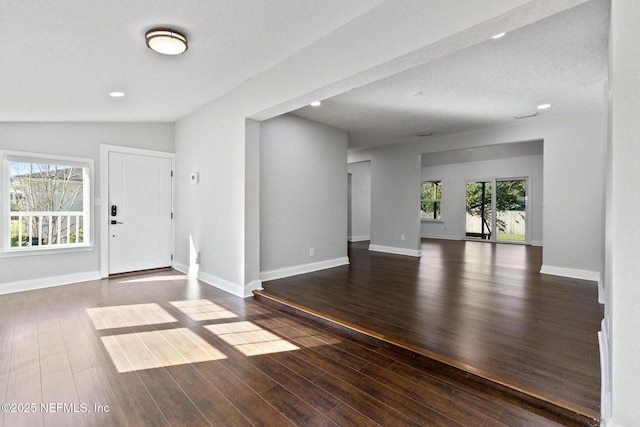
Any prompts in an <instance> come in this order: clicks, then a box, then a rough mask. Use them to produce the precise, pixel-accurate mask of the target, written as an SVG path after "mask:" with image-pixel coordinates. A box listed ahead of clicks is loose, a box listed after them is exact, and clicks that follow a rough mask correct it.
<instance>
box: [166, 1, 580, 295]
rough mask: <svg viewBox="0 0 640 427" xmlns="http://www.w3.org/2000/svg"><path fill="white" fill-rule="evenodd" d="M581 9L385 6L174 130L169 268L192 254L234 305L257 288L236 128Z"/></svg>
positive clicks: (559, 5) (249, 199) (255, 232)
mask: <svg viewBox="0 0 640 427" xmlns="http://www.w3.org/2000/svg"><path fill="white" fill-rule="evenodd" d="M583 2H584V0H562V1H555V2H552V3H549V2H548V1H543V0H538V1H533V2H531V1H529V0H512V1H510V2H504V1H502V0H490V1H485V2H482V4H481V5H478V4H475V3H474V4H472V3H471V2H468V1H455V2H451V1H447V2H444V1H435V2H424V1H422V0H386V1H385V2H383V3H382V4H381V5H380V6H378V7H376V8H374V9H372V10H371V11H369V12H367V13H365V14H363V15H361V16H359V17H357V18H355V19H353V20H351V21H350V22H349V23H348V24H346V25H345V26H343V27H341V28H339V29H337V30H336V31H334V32H333V33H331V34H328V35H327V36H325V37H323V38H321V39H318V40H317V41H316V42H315V43H313V44H311V45H309V46H307V47H306V48H304V49H302V50H301V51H299V52H298V53H296V54H294V55H291V56H290V57H289V58H287V59H285V60H283V61H281V62H280V63H279V64H278V65H276V66H275V67H273V68H271V69H270V70H268V71H265V72H263V73H261V74H258V75H256V76H254V77H253V78H252V79H250V80H247V81H246V82H245V83H243V84H242V85H240V86H238V87H237V88H236V89H234V90H232V91H231V92H229V93H227V94H226V95H224V96H222V97H220V98H218V99H216V100H214V101H212V102H210V103H209V104H207V105H205V106H203V108H201V109H200V110H198V111H197V112H194V113H193V114H191V115H189V116H188V117H185V118H184V119H182V120H180V121H179V122H177V123H176V172H177V174H178V176H177V180H176V197H177V203H176V206H177V212H176V218H177V221H176V239H177V242H176V254H175V255H176V260H177V263H178V264H180V265H182V266H184V267H185V269H188V270H191V267H192V266H193V265H192V260H193V259H194V257H193V256H192V253H193V252H200V253H201V264H200V265H199V271H198V273H197V274H198V277H199V278H201V279H202V280H204V281H206V282H207V283H210V284H213V285H215V286H218V287H220V288H222V289H226V290H228V291H229V292H232V293H233V294H235V295H240V296H250V295H251V290H252V289H253V288H255V287H256V286H259V283H258V282H256V281H255V280H254V279H253V277H255V276H256V274H257V272H255V271H252V272H249V271H248V269H249V268H254V269H255V267H251V266H252V265H254V264H255V263H254V262H253V261H251V262H247V260H248V258H250V257H253V255H249V254H248V251H253V248H250V247H248V245H247V242H251V241H257V240H258V239H259V238H260V235H259V233H260V231H259V230H260V227H259V225H256V224H255V223H254V222H255V220H256V219H255V217H254V216H252V215H249V214H248V212H247V211H248V209H251V208H252V206H255V205H256V204H257V203H259V202H257V201H256V200H255V199H256V197H258V196H256V192H255V191H252V192H250V193H248V194H246V195H245V191H246V189H247V185H249V184H248V183H249V181H250V179H251V178H250V175H251V173H253V172H251V170H250V169H251V167H252V165H253V163H254V161H253V160H252V159H254V157H255V156H253V155H249V154H248V153H247V150H252V149H254V148H252V147H253V145H254V144H247V142H246V140H245V132H246V128H245V125H246V123H245V119H246V118H251V119H254V120H258V121H262V120H266V119H270V118H273V117H275V116H278V115H281V114H283V113H287V112H289V111H292V110H295V109H297V108H300V107H302V106H303V105H307V104H308V103H309V102H311V101H313V100H315V99H326V98H328V97H330V96H333V95H336V94H339V93H342V92H345V91H347V90H350V89H353V88H355V87H358V86H361V85H363V84H366V83H367V82H371V81H375V80H378V79H380V78H382V77H386V76H389V75H392V74H395V73H397V72H400V71H403V70H406V69H408V68H410V67H412V66H415V65H418V64H421V63H424V62H425V61H429V60H432V59H435V58H438V57H441V56H444V55H447V54H449V53H452V52H454V51H457V50H459V49H463V48H466V47H469V46H472V45H474V44H476V43H478V42H480V41H484V40H486V39H487V38H488V37H490V36H491V35H493V34H494V32H495V27H496V26H500V28H502V29H503V30H505V31H508V30H510V29H515V28H518V27H519V26H523V25H527V24H529V23H531V22H535V21H536V20H539V19H543V18H545V17H547V16H549V15H551V14H554V13H557V12H560V11H562V10H564V9H566V8H567V7H571V6H573V5H577V4H580V3H583ZM521 5H524V6H522V8H518V6H521ZM390 16H393V18H394V19H393V20H389V17H390ZM192 171H199V172H200V184H199V185H196V186H190V185H189V184H188V175H189V173H190V172H192ZM415 176H416V177H419V167H418V169H417V171H416V172H415ZM345 179H346V178H345ZM247 221H250V222H251V224H247V223H246V222H247ZM414 228H415V233H413V234H412V235H415V236H417V235H418V233H419V226H418V225H417V224H416V225H415V226H414Z"/></svg>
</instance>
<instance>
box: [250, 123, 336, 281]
mask: <svg viewBox="0 0 640 427" xmlns="http://www.w3.org/2000/svg"><path fill="white" fill-rule="evenodd" d="M347 140H348V137H347V132H345V131H343V130H340V129H336V128H334V127H331V126H327V125H324V124H320V123H316V122H313V121H310V120H307V119H303V118H300V117H296V116H293V115H284V116H280V117H276V118H273V119H270V120H266V121H264V122H262V123H261V128H260V158H261V162H260V200H261V203H260V230H261V232H260V254H261V261H260V268H261V276H262V278H263V280H269V279H274V278H279V277H286V276H290V275H293V274H299V273H302V272H306V271H313V270H317V269H319V267H322V268H326V267H328V266H335V265H343V264H346V263H348V259H347ZM311 248H313V255H311V254H310V249H311Z"/></svg>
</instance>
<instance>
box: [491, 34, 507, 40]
mask: <svg viewBox="0 0 640 427" xmlns="http://www.w3.org/2000/svg"><path fill="white" fill-rule="evenodd" d="M505 34H507V33H499V34H496V35H495V36H491V38H492V39H494V40H495V39H499V38H501V37H504V35H505Z"/></svg>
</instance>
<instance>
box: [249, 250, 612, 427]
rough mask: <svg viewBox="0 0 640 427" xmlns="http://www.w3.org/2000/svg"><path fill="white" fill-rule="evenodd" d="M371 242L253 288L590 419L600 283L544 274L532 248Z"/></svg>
mask: <svg viewBox="0 0 640 427" xmlns="http://www.w3.org/2000/svg"><path fill="white" fill-rule="evenodd" d="M367 247H368V242H359V243H353V244H351V245H350V250H349V258H350V262H351V264H350V265H349V266H343V267H338V268H333V269H328V270H323V271H319V272H315V273H309V274H304V275H299V276H294V277H289V278H285V279H280V280H274V281H270V282H265V283H264V284H263V286H264V291H262V295H261V296H260V295H259V297H264V298H266V297H268V298H270V299H273V300H274V301H276V303H277V304H284V306H287V305H289V306H291V307H294V310H295V311H297V312H298V313H300V314H302V313H305V315H306V316H307V317H310V318H315V319H316V320H319V321H321V322H324V323H325V324H326V323H336V324H339V325H343V326H346V327H348V328H351V329H353V330H355V331H358V332H362V333H364V334H366V335H370V336H373V337H376V338H379V339H380V340H382V341H386V342H389V343H393V344H395V345H397V346H399V347H402V348H405V349H410V350H413V351H415V352H418V353H420V354H422V355H425V356H428V357H430V358H432V359H434V360H436V361H439V362H443V363H444V364H447V365H450V366H452V367H455V368H456V369H460V370H462V371H464V372H469V373H470V374H471V375H474V376H476V378H477V379H481V380H484V379H488V380H489V381H488V383H491V384H493V385H495V386H496V387H497V388H498V389H501V388H502V389H504V388H505V387H506V389H507V390H512V391H514V392H516V393H520V394H523V395H524V396H525V397H526V398H530V401H531V402H538V403H540V404H541V405H547V403H550V406H551V407H552V408H553V407H557V409H558V410H559V411H560V412H566V413H567V414H576V417H577V419H579V420H586V422H589V421H590V420H591V421H592V422H593V424H597V419H599V414H600V367H599V351H598V340H597V331H598V330H599V328H600V321H601V319H602V315H603V311H602V307H601V306H600V305H599V304H598V302H597V285H596V283H593V282H587V281H580V280H573V279H567V278H561V277H556V276H550V275H544V274H540V273H539V271H540V266H541V262H542V249H541V248H538V247H530V246H523V245H507V244H490V243H484V242H463V241H446V240H428V239H423V241H422V258H420V259H418V258H411V257H405V256H398V255H390V254H382V253H376V252H371V251H368V250H367ZM327 321H329V322H327ZM547 406H549V405H547Z"/></svg>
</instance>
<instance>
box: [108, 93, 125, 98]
mask: <svg viewBox="0 0 640 427" xmlns="http://www.w3.org/2000/svg"><path fill="white" fill-rule="evenodd" d="M109 96H110V97H112V98H122V97H123V96H124V92H110V93H109Z"/></svg>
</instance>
